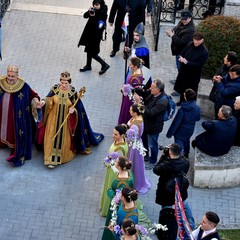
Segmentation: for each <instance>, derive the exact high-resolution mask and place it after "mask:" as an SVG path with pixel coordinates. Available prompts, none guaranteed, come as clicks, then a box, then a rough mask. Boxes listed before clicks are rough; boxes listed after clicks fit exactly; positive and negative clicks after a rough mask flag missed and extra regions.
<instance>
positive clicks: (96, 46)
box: [78, 0, 110, 75]
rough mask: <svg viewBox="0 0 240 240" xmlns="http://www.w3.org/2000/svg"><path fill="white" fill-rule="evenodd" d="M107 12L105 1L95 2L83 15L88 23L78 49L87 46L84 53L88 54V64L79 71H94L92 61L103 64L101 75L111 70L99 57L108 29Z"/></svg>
mask: <svg viewBox="0 0 240 240" xmlns="http://www.w3.org/2000/svg"><path fill="white" fill-rule="evenodd" d="M107 11H108V7H107V5H106V4H105V1H104V0H93V2H92V6H91V7H90V8H89V10H88V11H86V12H85V13H84V14H83V17H84V18H86V19H88V21H87V24H86V26H85V27H84V30H83V33H82V35H81V37H80V40H79V42H78V47H80V46H85V49H84V52H86V53H87V62H86V65H85V66H84V67H83V68H80V69H79V71H80V72H86V71H91V70H92V59H94V60H96V61H97V62H99V63H100V64H101V70H100V71H99V74H100V75H102V74H104V73H105V72H106V71H107V70H108V69H109V68H110V66H109V65H108V64H107V63H106V62H105V61H104V60H103V59H102V58H101V57H100V56H99V55H98V54H99V52H100V42H101V40H102V38H103V31H104V29H105V28H106V19H107Z"/></svg>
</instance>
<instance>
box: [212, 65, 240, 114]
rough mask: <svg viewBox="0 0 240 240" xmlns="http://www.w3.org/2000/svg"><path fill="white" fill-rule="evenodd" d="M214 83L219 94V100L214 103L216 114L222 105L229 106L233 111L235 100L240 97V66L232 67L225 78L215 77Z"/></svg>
mask: <svg viewBox="0 0 240 240" xmlns="http://www.w3.org/2000/svg"><path fill="white" fill-rule="evenodd" d="M213 83H214V86H215V87H216V88H217V92H218V99H217V101H216V102H215V103H214V107H215V112H216V113H218V110H219V108H220V107H221V106H222V105H227V106H229V107H231V108H232V110H233V104H234V101H235V98H236V97H237V96H239V95H240V65H238V64H236V65H234V66H232V67H231V68H230V69H229V72H228V74H227V75H225V76H224V77H221V76H220V75H218V76H214V77H213Z"/></svg>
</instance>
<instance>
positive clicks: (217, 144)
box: [192, 105, 237, 157]
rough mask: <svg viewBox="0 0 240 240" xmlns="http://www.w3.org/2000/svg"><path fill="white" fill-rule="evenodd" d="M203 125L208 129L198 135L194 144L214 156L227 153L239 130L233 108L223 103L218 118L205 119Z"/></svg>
mask: <svg viewBox="0 0 240 240" xmlns="http://www.w3.org/2000/svg"><path fill="white" fill-rule="evenodd" d="M202 127H203V128H204V129H205V130H206V131H205V132H203V133H201V134H200V135H198V136H196V138H195V140H193V142H192V146H193V147H194V148H195V147H197V148H198V149H200V150H201V151H202V152H204V153H206V154H208V155H210V156H213V157H218V156H222V155H224V154H227V153H228V152H229V150H230V149H231V146H232V145H233V141H234V139H235V136H236V132H237V120H236V118H235V117H234V116H232V109H231V108H230V107H229V106H226V105H222V107H221V108H220V109H219V111H218V119H217V120H211V121H204V122H203V123H202Z"/></svg>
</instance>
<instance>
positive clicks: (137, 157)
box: [127, 118, 151, 194]
mask: <svg viewBox="0 0 240 240" xmlns="http://www.w3.org/2000/svg"><path fill="white" fill-rule="evenodd" d="M128 126H129V127H130V128H129V130H128V131H131V130H134V131H135V134H136V137H135V138H134V139H132V140H130V141H129V150H128V158H129V159H130V160H131V161H132V163H133V166H132V172H133V176H134V189H136V190H137V191H138V194H144V193H146V192H148V190H149V189H150V187H151V185H150V182H149V181H148V179H147V178H146V177H145V165H144V150H143V144H142V139H141V136H142V133H143V121H142V120H134V119H133V118H131V119H130V120H129V122H128ZM128 131H127V135H128Z"/></svg>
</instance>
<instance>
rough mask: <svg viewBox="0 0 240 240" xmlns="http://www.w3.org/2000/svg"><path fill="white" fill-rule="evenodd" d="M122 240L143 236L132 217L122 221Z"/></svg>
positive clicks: (137, 239) (136, 239) (134, 239)
mask: <svg viewBox="0 0 240 240" xmlns="http://www.w3.org/2000/svg"><path fill="white" fill-rule="evenodd" d="M121 230H122V233H123V237H122V240H140V239H141V236H140V234H139V232H138V230H137V229H136V226H135V223H134V221H133V220H132V219H131V218H126V219H124V220H123V222H122V229H121Z"/></svg>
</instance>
